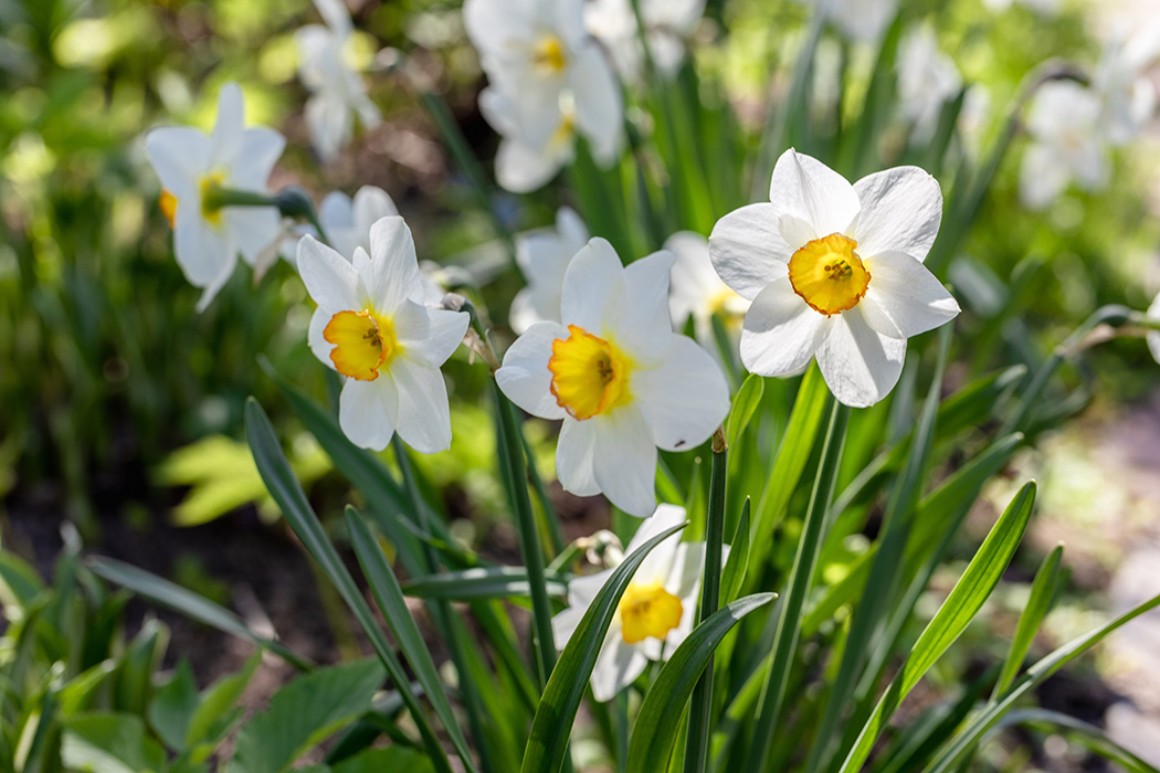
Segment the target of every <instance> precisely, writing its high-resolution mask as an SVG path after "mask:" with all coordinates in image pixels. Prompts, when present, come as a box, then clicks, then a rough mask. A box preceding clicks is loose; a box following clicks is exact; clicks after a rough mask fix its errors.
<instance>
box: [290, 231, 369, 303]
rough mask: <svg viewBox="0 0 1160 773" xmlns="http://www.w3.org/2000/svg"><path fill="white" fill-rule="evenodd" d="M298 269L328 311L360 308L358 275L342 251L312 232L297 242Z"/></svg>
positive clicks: (316, 300) (303, 279)
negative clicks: (317, 237) (324, 242)
mask: <svg viewBox="0 0 1160 773" xmlns="http://www.w3.org/2000/svg"><path fill="white" fill-rule="evenodd" d="M297 262H298V273H299V274H300V275H301V276H302V282H303V283H304V284H305V285H306V291H307V292H308V293H310V297H311V298H313V299H314V302H315V303H317V304H318V307H319V308H320V309H324V310H325V311H327V312H328V313H329V314H332V315H333V314H337V313H338V312H340V311H349V310H352V309H360V308H361V304H360V303H359V298H358V296H357V293H356V289H357V287H358V276H357V275H356V274H355V271H354V267H353V266H351V264H350V263H348V262H347V261H346V260H345V259H344V258H343V257H342V256H341V255H339V254H338V253H337V252H335V251H334V250H332V249H331V248H330V247H327V246H326V245H325V244H323V243H322V242H320V241H318V240H317V239H315V238H314V237H313V236H309V235H307V236H303V237H302V239H301V240H300V241H299V242H298V260H297Z"/></svg>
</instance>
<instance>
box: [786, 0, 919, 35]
mask: <svg viewBox="0 0 1160 773" xmlns="http://www.w3.org/2000/svg"><path fill="white" fill-rule="evenodd" d="M799 1H801V0H799ZM804 3H805V4H806V5H812V6H813V7H814V8H815V10H816V12H817V13H821V14H823V15H824V16H825V18H826V19H827V20H829V21H830V23H832V24H833V25H834V26H835V27H837V28H838V31H839V32H841V34H842V36H843V37H844V38H846V39H848V40H853V41H859V42H866V43H873V42H874V41H876V40H878V39H879V38H881V37H882V33H883V32H885V30H886V27H887V26H889V24H890V22H891V21H893V20H894V16H895V14H897V13H898V0H804Z"/></svg>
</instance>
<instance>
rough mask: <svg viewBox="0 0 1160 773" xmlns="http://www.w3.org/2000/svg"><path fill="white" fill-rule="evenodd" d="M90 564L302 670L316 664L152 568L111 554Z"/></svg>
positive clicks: (146, 595)
mask: <svg viewBox="0 0 1160 773" xmlns="http://www.w3.org/2000/svg"><path fill="white" fill-rule="evenodd" d="M88 566H89V568H90V569H91V570H92V571H93V572H94V573H95V574H97V575H98V576H100V577H103V578H104V579H106V580H108V581H109V582H113V583H116V584H117V585H120V586H122V587H125V588H128V589H129V590H131V591H133V592H134V593H136V594H137V595H138V596H142V597H144V598H147V599H149V600H150V601H153V602H155V603H157V604H161V605H162V606H166V607H169V608H170V609H173V610H176V611H177V612H180V613H181V614H183V615H185V616H186V617H188V618H191V619H193V620H196V621H198V622H199V623H204V624H205V625H208V626H210V627H211V628H216V629H217V630H219V631H223V632H225V633H228V634H230V635H232V636H237V637H238V638H239V639H247V640H249V641H252V642H254V643H255V644H257V645H258V646H259V647H262V648H263V649H267V650H269V651H270V652H272V653H274V654H275V655H277V656H278V657H280V658H282V659H283V660H285V661H286V662H287V663H289V664H290V665H292V666H294V667H295V668H297V669H299V670H300V671H305V670H309V669H310V668H312V667H313V664H311V663H310V661H309V660H306V659H305V658H303V657H301V656H299V655H296V654H294V653H293V652H291V651H290V650H289V649H288V648H286V647H285V646H283V645H281V644H279V643H278V642H276V641H274V640H273V639H267V638H266V637H264V636H259V635H258V634H256V633H254V632H253V631H251V630H250V628H249V626H247V625H246V624H245V623H244V622H242V619H241V618H240V617H238V616H237V615H235V614H234V613H233V612H230V611H229V610H227V609H224V608H223V607H221V606H218V605H217V604H215V603H213V602H212V601H210V600H209V599H207V598H205V597H204V596H201V595H198V594H197V593H194V592H193V591H190V590H186V589H185V588H183V587H181V586H180V585H177V584H176V583H172V582H170V581H169V580H166V579H164V578H162V577H158V576H157V575H155V574H153V573H152V572H147V571H145V570H144V569H138V568H137V567H135V566H132V565H130V564H126V563H122V562H121V561H115V560H113V559H111V558H101V557H96V558H90V559H89V560H88Z"/></svg>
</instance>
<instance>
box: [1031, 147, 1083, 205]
mask: <svg viewBox="0 0 1160 773" xmlns="http://www.w3.org/2000/svg"><path fill="white" fill-rule="evenodd" d="M1070 181H1071V171H1070V170H1069V169H1068V167H1067V164H1066V163H1064V160H1063V159H1062V158H1060V157H1059V154H1058V153H1056V152H1055V149H1054V148H1052V147H1051V146H1049V145H1044V144H1039V143H1036V144H1033V145H1031V146H1030V147H1028V148H1027V150H1025V151H1024V152H1023V163H1022V164H1021V165H1020V167H1019V198H1020V200H1021V201H1022V202H1023V205H1024V206H1026V207H1027V208H1028V209H1035V210H1038V209H1043V208H1044V207H1046V206H1047V205H1048V204H1050V203H1051V202H1052V201H1054V200H1055V199H1056V197H1058V196H1059V194H1061V193H1063V191H1064V189H1065V188H1066V187H1067V184H1068V183H1069V182H1070Z"/></svg>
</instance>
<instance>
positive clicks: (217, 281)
mask: <svg viewBox="0 0 1160 773" xmlns="http://www.w3.org/2000/svg"><path fill="white" fill-rule="evenodd" d="M237 263H238V260H237V255H236V254H235V255H234V257H233V258H231V259H230V260H229V261H228V262H226V263H223V264H222V268H221V271H220V272H219V273H218V275H217V276H216V277H214V278H212V279H210V281H209V283H208V284H206V285H205V287H204V288H203V290H202V293H201V297H200V298H199V299H198V301H197V307H196V309H197V313H198V314H200V313H201V312H203V311H205V310H206V308H207V307H208V306H209V305H210V303H212V302H213V299H214V298H216V297H217V294H218V293H219V292H220V291H221V289H222V288H223V287H225V286H226V283H227V282H229V281H230V277H232V276H233V275H234V268H235V267H236V266H237Z"/></svg>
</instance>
